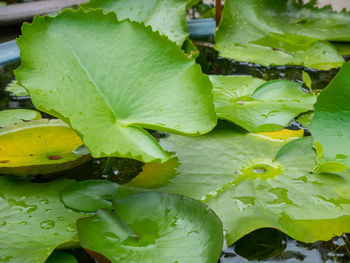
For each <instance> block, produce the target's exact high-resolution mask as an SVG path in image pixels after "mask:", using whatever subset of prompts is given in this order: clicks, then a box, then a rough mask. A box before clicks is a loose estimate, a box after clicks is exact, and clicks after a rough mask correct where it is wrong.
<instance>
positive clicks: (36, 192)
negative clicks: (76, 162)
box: [0, 177, 88, 263]
mask: <svg viewBox="0 0 350 263" xmlns="http://www.w3.org/2000/svg"><path fill="white" fill-rule="evenodd" d="M73 182H74V181H72V180H59V181H55V182H50V183H42V184H38V183H29V182H27V181H23V180H13V179H9V178H7V177H0V193H1V194H0V222H1V223H0V224H1V228H0V261H1V262H9V263H17V262H21V263H42V262H45V260H46V259H47V258H48V256H49V255H50V254H51V252H52V251H53V250H54V249H55V248H57V247H58V246H62V247H74V246H76V245H77V243H78V240H77V238H76V234H77V233H76V227H75V222H76V220H77V219H78V218H80V217H85V216H87V215H88V214H84V213H79V212H75V211H72V210H70V209H67V208H65V207H64V206H63V205H62V204H61V201H60V196H59V194H60V192H61V191H62V190H63V189H65V188H66V187H67V186H69V185H71V184H72V183H73Z"/></svg>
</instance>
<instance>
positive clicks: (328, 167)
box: [315, 162, 349, 173]
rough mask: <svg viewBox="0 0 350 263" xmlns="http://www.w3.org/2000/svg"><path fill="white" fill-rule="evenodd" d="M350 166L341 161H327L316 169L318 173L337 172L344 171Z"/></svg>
mask: <svg viewBox="0 0 350 263" xmlns="http://www.w3.org/2000/svg"><path fill="white" fill-rule="evenodd" d="M348 168H349V166H346V165H345V164H343V163H339V162H325V163H321V164H320V165H319V166H318V167H317V169H316V170H315V172H316V173H337V172H342V171H345V170H346V169H348Z"/></svg>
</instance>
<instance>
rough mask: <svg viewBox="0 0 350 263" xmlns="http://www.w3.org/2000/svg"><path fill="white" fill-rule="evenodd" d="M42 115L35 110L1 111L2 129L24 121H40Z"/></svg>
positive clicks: (0, 124) (0, 123)
mask: <svg viewBox="0 0 350 263" xmlns="http://www.w3.org/2000/svg"><path fill="white" fill-rule="evenodd" d="M40 118H41V114H40V113H39V112H37V111H35V110H27V109H10V110H2V111H0V128H1V127H6V126H9V125H11V124H15V123H17V122H22V121H30V120H36V119H40Z"/></svg>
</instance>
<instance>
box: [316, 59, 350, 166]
mask: <svg viewBox="0 0 350 263" xmlns="http://www.w3.org/2000/svg"><path fill="white" fill-rule="evenodd" d="M349 101H350V62H348V63H345V64H344V66H343V67H342V68H341V70H340V72H339V73H338V74H337V75H336V76H335V78H334V79H333V80H332V81H331V82H330V83H329V85H328V86H327V87H326V88H325V89H324V90H323V91H322V92H321V93H320V95H319V96H318V98H317V102H316V104H315V116H314V117H313V119H312V122H311V124H310V130H311V133H312V136H313V137H314V138H315V140H317V141H318V142H319V143H320V144H321V145H322V148H323V157H324V158H325V160H326V161H339V162H343V163H344V164H346V165H347V166H349V167H350V115H349V112H350V104H349Z"/></svg>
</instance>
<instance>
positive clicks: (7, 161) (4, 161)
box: [0, 160, 10, 163]
mask: <svg viewBox="0 0 350 263" xmlns="http://www.w3.org/2000/svg"><path fill="white" fill-rule="evenodd" d="M9 162H10V160H0V163H9Z"/></svg>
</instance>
